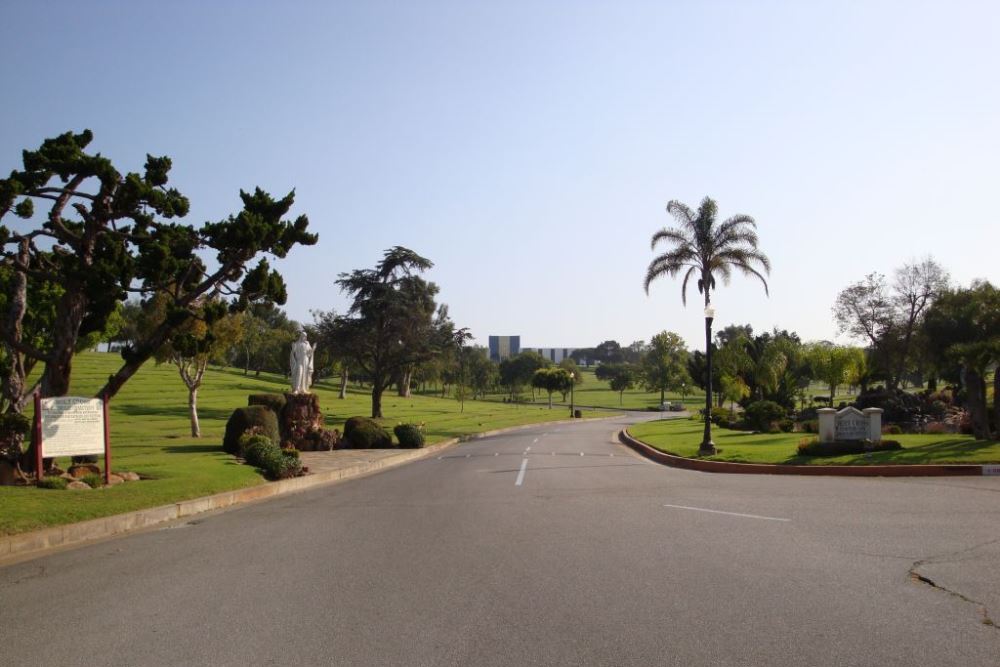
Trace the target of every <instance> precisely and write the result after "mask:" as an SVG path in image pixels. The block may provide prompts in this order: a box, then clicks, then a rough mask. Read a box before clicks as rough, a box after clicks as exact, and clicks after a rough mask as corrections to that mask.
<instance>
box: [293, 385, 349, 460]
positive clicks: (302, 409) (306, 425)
mask: <svg viewBox="0 0 1000 667" xmlns="http://www.w3.org/2000/svg"><path fill="white" fill-rule="evenodd" d="M278 426H279V428H280V429H281V446H282V447H294V448H295V449H297V450H299V451H300V452H317V451H329V450H331V449H336V448H337V446H338V445H339V444H340V432H339V431H336V430H327V429H325V428H323V413H322V412H320V409H319V397H318V396H317V395H316V394H313V393H305V394H292V393H286V394H285V406H284V407H283V408H282V409H281V414H280V415H278Z"/></svg>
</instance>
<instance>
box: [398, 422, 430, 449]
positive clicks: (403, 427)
mask: <svg viewBox="0 0 1000 667" xmlns="http://www.w3.org/2000/svg"><path fill="white" fill-rule="evenodd" d="M392 432H393V433H395V434H396V440H398V441H399V446H400V447H402V448H404V449H420V448H421V447H423V446H424V432H423V431H422V430H421V429H420V426H418V425H417V424H397V425H396V427H395V428H394V429H392Z"/></svg>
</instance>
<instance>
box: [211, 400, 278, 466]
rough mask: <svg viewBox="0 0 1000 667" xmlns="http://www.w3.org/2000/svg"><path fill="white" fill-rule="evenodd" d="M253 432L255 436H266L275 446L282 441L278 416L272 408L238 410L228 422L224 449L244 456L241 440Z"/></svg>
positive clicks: (255, 406) (223, 442) (256, 406)
mask: <svg viewBox="0 0 1000 667" xmlns="http://www.w3.org/2000/svg"><path fill="white" fill-rule="evenodd" d="M247 431H252V432H254V434H258V435H263V436H266V437H267V438H269V439H270V440H271V442H273V443H274V444H278V443H279V442H280V441H281V434H280V432H279V431H278V416H277V415H275V414H274V411H273V410H271V408H268V407H265V406H263V405H251V406H250V407H247V408H236V409H235V410H233V414H232V416H231V417H230V418H229V421H228V422H226V434H225V436H224V437H223V439H222V449H224V450H225V451H227V452H229V453H230V454H233V455H235V456H243V455H244V453H243V447H242V446H241V445H240V439H241V438H242V437H243V436H244V435H245V434H246V433H247Z"/></svg>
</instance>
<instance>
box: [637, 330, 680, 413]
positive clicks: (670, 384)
mask: <svg viewBox="0 0 1000 667" xmlns="http://www.w3.org/2000/svg"><path fill="white" fill-rule="evenodd" d="M687 360H688V351H687V346H686V345H685V344H684V340H683V339H682V338H681V337H680V336H678V335H677V334H675V333H674V332H672V331H662V332H660V333H658V334H656V335H655V336H653V339H652V340H651V341H650V344H649V349H648V350H647V351H646V353H645V355H644V356H643V357H642V380H643V385H644V386H645V387H646V389H647V390H649V391H659V392H660V404H661V405H662V404H663V402H664V400H665V399H666V392H668V391H679V390H680V388H681V387H682V386H684V385H685V384H687V383H688V382H690V381H691V377H690V376H689V375H688V371H687Z"/></svg>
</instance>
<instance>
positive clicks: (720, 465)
mask: <svg viewBox="0 0 1000 667" xmlns="http://www.w3.org/2000/svg"><path fill="white" fill-rule="evenodd" d="M618 439H619V440H620V441H621V442H622V443H623V444H625V445H627V446H629V447H631V448H632V449H634V450H635V451H637V452H638V453H640V454H642V455H643V456H645V457H646V458H648V459H651V460H653V461H656V462H657V463H662V464H663V465H666V466H670V467H671V468H683V469H685V470H698V471H700V472H714V473H730V474H737V475H828V476H838V477H945V476H977V477H978V476H983V475H1000V466H998V465H981V464H969V463H956V464H950V465H949V464H930V465H926V464H913V465H870V466H848V465H829V466H823V465H818V466H804V465H786V464H781V463H730V462H728V461H705V460H703V459H689V458H686V457H683V456H676V455H674V454H667V453H666V452H661V451H660V450H659V449H656V448H654V447H652V446H651V445H647V444H646V443H645V442H642V441H641V440H636V439H635V438H634V437H632V436H631V435H630V434H629V433H628V431H626V430H624V429H623V430H622V431H620V432H619V433H618Z"/></svg>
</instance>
